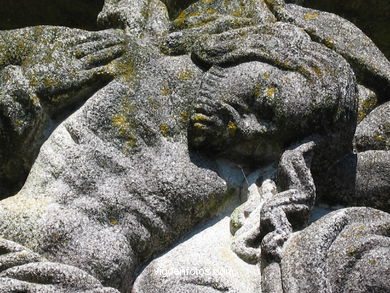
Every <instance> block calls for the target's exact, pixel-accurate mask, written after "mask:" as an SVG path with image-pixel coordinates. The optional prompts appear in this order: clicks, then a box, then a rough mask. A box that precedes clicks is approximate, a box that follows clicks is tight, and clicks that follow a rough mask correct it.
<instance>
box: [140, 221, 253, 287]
mask: <svg viewBox="0 0 390 293" xmlns="http://www.w3.org/2000/svg"><path fill="white" fill-rule="evenodd" d="M229 221H230V219H229V217H228V216H227V217H226V216H225V217H223V218H221V219H219V220H216V222H215V223H210V224H209V225H210V226H209V227H206V228H202V229H201V231H200V232H198V233H196V235H191V237H189V239H187V240H186V241H184V242H183V243H180V244H178V245H177V246H176V247H174V248H173V249H172V250H170V251H169V252H167V253H166V254H164V255H163V256H161V257H159V258H157V259H156V260H153V261H152V262H151V263H150V264H149V265H148V266H147V267H146V268H145V269H144V270H143V271H142V272H141V274H140V276H139V277H138V278H137V280H136V282H135V284H134V287H133V292H134V293H157V292H166V293H176V292H198V293H215V292H229V293H253V292H260V279H259V275H260V268H259V267H258V266H256V265H250V264H247V263H245V262H244V261H243V260H241V259H240V258H238V257H237V256H236V255H235V254H234V252H233V251H232V250H231V249H230V244H231V235H230V232H229Z"/></svg>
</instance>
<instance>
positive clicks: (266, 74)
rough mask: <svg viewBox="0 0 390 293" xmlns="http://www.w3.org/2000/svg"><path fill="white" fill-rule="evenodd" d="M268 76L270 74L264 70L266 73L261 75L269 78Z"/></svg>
mask: <svg viewBox="0 0 390 293" xmlns="http://www.w3.org/2000/svg"><path fill="white" fill-rule="evenodd" d="M270 76H271V75H270V74H269V73H268V72H266V73H264V74H263V77H264V78H270Z"/></svg>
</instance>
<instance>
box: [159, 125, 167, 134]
mask: <svg viewBox="0 0 390 293" xmlns="http://www.w3.org/2000/svg"><path fill="white" fill-rule="evenodd" d="M160 132H161V134H162V135H163V136H167V135H168V132H169V126H168V124H166V123H160Z"/></svg>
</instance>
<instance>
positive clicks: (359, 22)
mask: <svg viewBox="0 0 390 293" xmlns="http://www.w3.org/2000/svg"><path fill="white" fill-rule="evenodd" d="M289 2H298V4H302V5H303V6H307V7H310V8H315V9H319V10H323V11H328V12H332V13H335V14H337V15H340V16H342V17H344V18H346V19H348V20H350V21H352V22H353V23H354V24H356V26H357V27H359V28H360V29H362V31H364V32H365V33H366V34H367V35H368V36H369V37H370V38H371V39H372V40H373V41H374V42H375V44H377V45H378V47H379V49H380V50H381V51H382V52H383V53H384V54H385V55H386V57H387V58H388V59H389V58H390V38H389V36H390V22H389V17H388V16H389V13H390V3H389V2H388V1H387V0H376V1H375V2H371V1H366V0H349V1H337V0H325V1H324V0H296V1H289Z"/></svg>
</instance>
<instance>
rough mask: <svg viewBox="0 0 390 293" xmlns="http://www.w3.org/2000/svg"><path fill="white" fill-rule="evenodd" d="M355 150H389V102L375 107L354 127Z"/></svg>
mask: <svg viewBox="0 0 390 293" xmlns="http://www.w3.org/2000/svg"><path fill="white" fill-rule="evenodd" d="M354 141H355V147H356V149H357V151H359V152H364V151H366V150H386V151H388V150H390V102H387V103H385V104H383V105H380V106H378V107H377V108H375V109H374V110H373V111H372V112H371V113H370V114H369V115H368V116H367V117H366V118H365V119H364V120H363V121H362V122H360V123H359V125H358V126H357V128H356V133H355V139H354Z"/></svg>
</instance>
